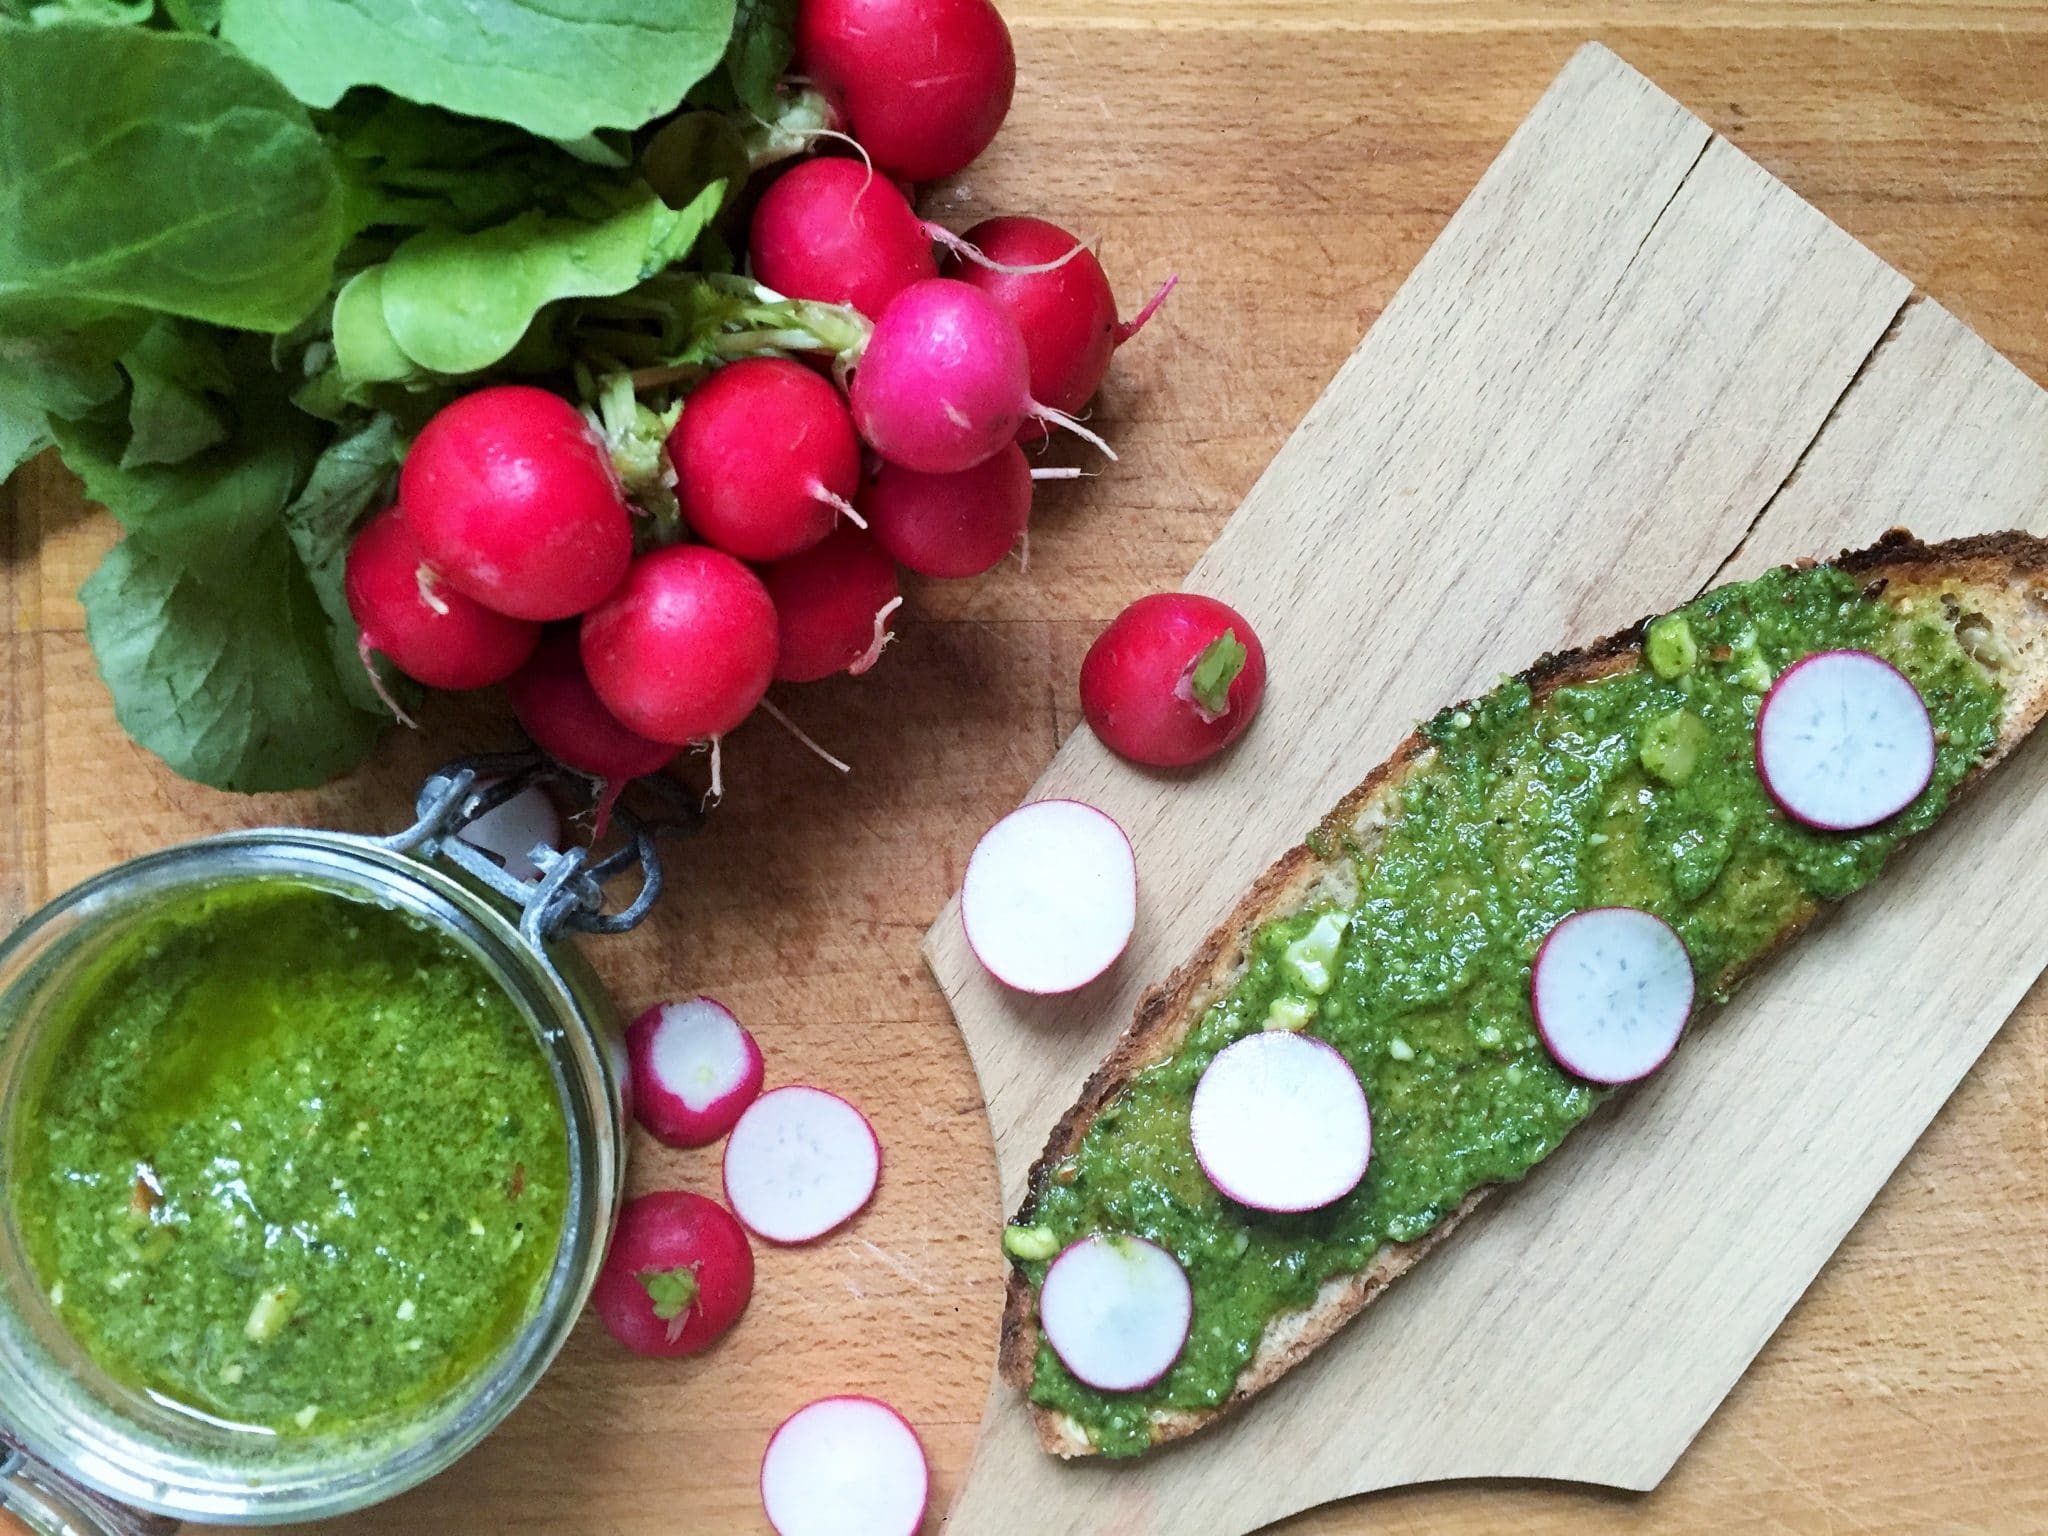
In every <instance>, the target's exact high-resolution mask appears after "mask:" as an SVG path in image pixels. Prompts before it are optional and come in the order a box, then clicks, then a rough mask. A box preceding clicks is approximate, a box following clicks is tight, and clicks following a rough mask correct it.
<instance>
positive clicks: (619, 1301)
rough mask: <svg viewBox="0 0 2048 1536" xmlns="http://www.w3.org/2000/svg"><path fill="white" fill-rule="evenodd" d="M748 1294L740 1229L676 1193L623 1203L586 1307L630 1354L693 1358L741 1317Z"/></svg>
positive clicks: (716, 1210)
mask: <svg viewBox="0 0 2048 1536" xmlns="http://www.w3.org/2000/svg"><path fill="white" fill-rule="evenodd" d="M753 1294H754V1250H753V1247H752V1245H750V1244H749V1243H748V1242H747V1234H746V1232H745V1230H744V1229H743V1228H742V1227H741V1226H740V1224H739V1223H738V1222H737V1221H735V1220H734V1219H733V1217H732V1213H731V1212H730V1211H728V1210H726V1208H725V1207H724V1206H722V1205H720V1204H719V1203H718V1202H717V1201H715V1200H709V1199H706V1198H705V1197H704V1196H703V1195H694V1194H690V1193H689V1192H687V1191H685V1190H679V1189H678V1190H664V1191H662V1192H660V1193H658V1194H652V1195H641V1196H640V1197H639V1198H637V1199H634V1200H628V1201H627V1202H626V1204H625V1207H624V1209H622V1210H621V1211H620V1212H619V1220H618V1225H617V1226H616V1227H614V1228H613V1229H612V1245H611V1248H610V1250H609V1251H608V1252H607V1253H606V1254H605V1258H604V1267H603V1268H602V1269H601V1270H599V1271H598V1276H597V1283H596V1285H594V1286H593V1287H592V1288H591V1292H590V1304H591V1307H592V1308H593V1309H594V1310H595V1311H596V1313H597V1316H598V1321H600V1322H601V1323H603V1324H604V1326H605V1331H606V1332H608V1333H609V1334H611V1336H612V1337H613V1338H615V1339H617V1340H618V1341H619V1342H620V1343H621V1344H623V1345H625V1346H626V1348H628V1349H630V1350H632V1351H633V1353H634V1354H636V1355H661V1356H667V1355H694V1354H696V1353H697V1352H698V1351H699V1350H701V1349H704V1348H706V1347H708V1346H709V1345H711V1344H712V1343H713V1342H715V1341H716V1340H717V1339H718V1337H719V1336H720V1335H721V1334H723V1333H724V1332H725V1331H726V1330H727V1329H729V1328H731V1327H732V1325H733V1324H734V1323H736V1322H738V1321H739V1320H740V1314H741V1313H743V1312H745V1311H746V1310H747V1302H748V1301H749V1300H750V1299H752V1297H753Z"/></svg>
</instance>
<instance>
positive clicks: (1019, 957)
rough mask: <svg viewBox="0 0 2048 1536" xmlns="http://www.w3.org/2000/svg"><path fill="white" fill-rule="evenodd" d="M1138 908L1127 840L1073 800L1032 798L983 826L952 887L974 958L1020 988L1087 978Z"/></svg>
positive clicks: (1121, 941) (1119, 947) (1117, 948)
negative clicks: (964, 873)
mask: <svg viewBox="0 0 2048 1536" xmlns="http://www.w3.org/2000/svg"><path fill="white" fill-rule="evenodd" d="M1137 915H1138V863H1137V859H1136V858H1135V856H1134V855H1133V854H1132V852H1131V840H1130V839H1129V838H1128V837H1126V836H1124V829H1123V828H1122V827H1120V826H1118V825H1117V824H1116V822H1115V821H1114V820H1112V819H1111V818H1110V817H1109V816H1107V815H1105V814H1104V813H1103V812H1101V811H1098V810H1097V809H1096V808H1095V807H1094V806H1092V805H1083V804H1082V803H1081V802H1080V801H1078V800H1038V801H1034V802H1033V803H1031V804H1030V805H1025V806H1020V807H1018V808H1017V809H1016V810H1014V811H1012V812H1010V814H1009V815H1007V816H1005V817H1004V818H1003V819H1002V820H1001V821H999V822H997V823H996V824H995V825H994V826H992V827H990V828H989V829H988V831H987V832H985V833H984V834H982V839H981V841H980V842H979V843H977V844H975V847H974V853H973V855H972V856H971V857H970V858H969V859H968V861H967V878H966V880H965V882H964V883H963V884H962V886H961V890H960V918H961V921H962V923H963V924H964V925H965V926H966V929H967V942H968V944H969V946H970V947H971V948H972V949H973V950H974V953H975V956H976V958H978V959H979V960H980V961H981V963H982V964H983V965H984V966H986V967H987V968H988V970H989V973H990V974H991V975H993V976H994V977H995V978H996V980H998V981H1000V982H1002V983H1003V984H1004V985H1005V986H1010V987H1015V988H1016V989H1017V990H1018V991H1020V992H1037V993H1052V992H1071V991H1073V990H1074V989H1075V988H1077V987H1084V986H1086V985H1087V984H1088V983H1089V982H1091V981H1093V980H1094V979H1095V978H1096V977H1098V976H1100V975H1101V974H1102V973H1103V972H1104V971H1106V970H1108V969H1109V967H1110V965H1111V964H1112V963H1113V962H1114V961H1115V960H1116V957H1117V956H1118V955H1121V954H1122V953H1123V952H1124V946H1125V945H1126V944H1128V943H1130V941H1131V928H1132V926H1133V925H1134V924H1135V923H1136V921H1137Z"/></svg>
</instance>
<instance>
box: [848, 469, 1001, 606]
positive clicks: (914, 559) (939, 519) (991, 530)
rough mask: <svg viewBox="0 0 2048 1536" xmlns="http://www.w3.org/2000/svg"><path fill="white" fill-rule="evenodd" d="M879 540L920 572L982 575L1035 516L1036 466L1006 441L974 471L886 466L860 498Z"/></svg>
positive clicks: (945, 574) (901, 559)
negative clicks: (931, 471)
mask: <svg viewBox="0 0 2048 1536" xmlns="http://www.w3.org/2000/svg"><path fill="white" fill-rule="evenodd" d="M860 510H861V515H862V516H863V517H865V518H866V519H867V520H868V529H869V531H870V532H871V533H873V535H874V537H875V542H876V543H877V544H879V545H881V546H882V548H883V549H885V550H887V551H888V552H889V553H890V554H891V555H892V556H894V557H895V559H896V560H897V561H898V562H899V563H900V564H902V565H904V566H907V567H908V568H909V569H911V570H913V571H915V572H917V573H918V575H920V576H940V577H960V576H979V575H981V574H982V573H983V572H984V571H989V570H993V569H994V568H995V567H996V566H997V565H998V564H1000V563H1001V561H1002V558H1003V556H1005V555H1007V554H1008V553H1009V552H1010V551H1011V550H1012V549H1013V548H1015V547H1016V544H1017V541H1018V540H1019V539H1021V538H1022V537H1023V536H1024V529H1025V527H1026V526H1027V525H1028V524H1029V523H1030V520H1031V468H1030V466H1029V465H1028V464H1027V463H1026V462H1025V459H1024V453H1023V450H1022V449H1020V448H1018V447H1017V445H1016V444H1015V443H1006V444H1004V445H1003V446H1002V447H1001V448H998V449H997V450H996V451H995V453H994V455H993V456H991V457H989V458H986V459H983V460H982V461H981V462H980V463H979V464H976V465H974V466H973V467H972V468H971V469H963V470H959V471H957V472H955V473H953V474H950V475H926V474H920V473H918V471H916V470H914V469H904V468H902V467H901V466H900V465H896V464H884V465H882V467H881V469H880V470H879V471H877V472H876V474H875V477H874V479H873V480H871V481H869V483H868V485H867V488H866V489H865V490H864V491H862V493H861V497H860Z"/></svg>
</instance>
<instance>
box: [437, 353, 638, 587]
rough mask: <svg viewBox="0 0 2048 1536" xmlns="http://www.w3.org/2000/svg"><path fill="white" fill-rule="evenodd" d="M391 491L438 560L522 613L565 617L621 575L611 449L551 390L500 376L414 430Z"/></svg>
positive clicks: (620, 524)
mask: <svg viewBox="0 0 2048 1536" xmlns="http://www.w3.org/2000/svg"><path fill="white" fill-rule="evenodd" d="M398 501H399V505H400V506H402V507H404V508H405V519H406V522H407V523H409V524H410V525H411V527H412V530H413V532H414V533H415V534H417V535H418V537H419V541H420V547H421V548H422V549H424V550H425V551H426V554H427V559H428V560H429V561H430V562H431V563H432V565H433V567H434V569H435V570H437V571H439V572H440V573H441V574H442V575H443V576H445V577H446V578H447V580H448V583H449V585H451V586H453V587H454V588H455V589H456V590H457V591H459V592H463V593H465V594H467V595H468V596H470V597H473V598H475V599H476V600H477V601H478V602H480V603H482V604H483V605H484V606H485V607H487V608H492V609H495V610H496V611H497V612H499V613H505V614H510V615H512V616H513V617H514V618H520V619H566V618H568V617H569V616H570V615H572V614H577V613H581V612H583V610H584V609H586V608H588V607H589V606H590V605H591V604H592V603H595V602H597V601H598V600H599V599H600V598H602V597H603V596H604V595H605V594H606V593H607V592H609V591H611V589H612V588H613V587H615V586H617V585H618V583H619V578H620V577H621V576H623V575H625V574H626V566H627V564H628V562H630V561H631V560H632V558H633V528H632V521H631V518H630V516H629V514H628V513H627V510H626V501H625V497H624V495H623V493H622V492H621V491H620V489H619V481H618V476H617V475H616V474H614V473H613V471H612V463H611V458H610V455H609V454H607V453H606V451H605V448H604V445H603V443H602V442H600V441H599V439H598V436H597V433H596V432H595V431H594V430H593V429H592V428H591V426H590V424H589V423H588V422H587V421H585V420H584V419H583V416H582V414H581V413H580V412H579V411H578V410H577V409H576V407H574V406H573V405H571V404H570V403H569V402H568V401H566V400H564V399H563V398H562V397H561V396H560V395H553V394H549V393H548V392H547V391H546V390H544V389H534V388H532V387H531V386H528V385H524V384H499V385H494V386H493V387H491V388H489V389H480V390H478V391H476V393H474V394H470V395H464V396H463V397H462V398H461V399H459V400H457V401H455V402H454V403H453V404H452V405H448V406H446V407H444V408H443V409H442V410H441V411H439V412H438V413H436V414H435V416H434V418H433V419H432V420H431V421H429V422H428V423H427V424H426V426H425V427H424V428H423V429H422V430H421V432H420V435H419V436H418V438H416V439H415V440H414V442H413V445H412V450H411V452H409V453H408V454H407V455H406V457H405V467H404V468H403V469H402V470H400V471H399V477H398Z"/></svg>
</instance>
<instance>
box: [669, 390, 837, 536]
mask: <svg viewBox="0 0 2048 1536" xmlns="http://www.w3.org/2000/svg"><path fill="white" fill-rule="evenodd" d="M668 451H669V458H670V460H671V461H672V462H673V463H674V465H675V468H676V494H677V496H678V498H679V499H680V500H681V502H682V507H683V516H684V518H685V519H686V520H687V521H688V522H689V524H690V527H691V529H692V530H693V531H694V532H695V533H696V535H697V537H699V538H700V539H702V540H703V541H704V542H705V543H707V544H709V545H711V546H712V547H713V548H714V549H722V550H724V551H725V552H726V553H727V554H728V555H735V556H737V557H738V558H739V559H742V560H784V559H787V558H788V557H789V556H791V555H794V554H798V553H801V552H802V551H804V550H806V549H809V548H810V547H811V546H812V545H814V544H816V543H817V542H818V541H819V540H820V539H822V538H824V537H825V535H826V534H828V533H830V532H831V531H832V528H833V525H834V524H835V523H836V522H838V520H839V517H840V514H841V512H842V511H845V512H850V511H852V509H853V500H852V498H853V495H854V493H855V492H856V491H858V490H859V489H860V441H859V439H857V438H856V437H855V436H854V434H853V418H852V417H851V416H849V415H848V414H847V410H846V402H845V400H844V399H842V398H841V396H840V394H839V391H838V390H836V389H834V388H833V387H832V385H831V384H830V383H829V382H828V381H826V380H825V379H822V378H820V377H819V376H818V375H817V374H815V373H813V372H812V371H811V370H810V369H808V368H806V367H804V366H803V364H801V363H796V362H792V361H790V360H789V359H788V358H782V357H755V358H747V359H745V360H744V361H741V362H737V363H729V364H727V365H726V366H725V367H723V368H721V369H719V370H718V372H716V373H714V374H713V375H712V376H711V377H710V378H708V379H706V380H705V381H704V382H703V383H702V384H700V385H698V386H697V387H696V389H694V390H692V391H691V392H690V395H689V397H688V399H687V400H686V402H685V403H684V406H683V415H682V419H681V420H680V421H678V422H677V423H676V428H675V430H674V431H673V432H671V433H670V434H669V439H668Z"/></svg>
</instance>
